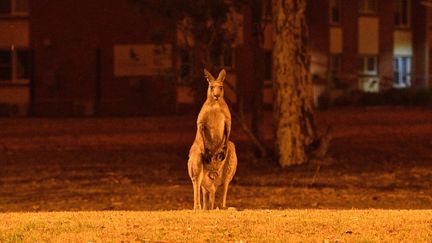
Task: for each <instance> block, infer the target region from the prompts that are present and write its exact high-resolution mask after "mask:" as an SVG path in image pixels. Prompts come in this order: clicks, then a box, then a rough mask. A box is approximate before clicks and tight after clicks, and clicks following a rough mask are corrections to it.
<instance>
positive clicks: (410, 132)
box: [0, 107, 432, 212]
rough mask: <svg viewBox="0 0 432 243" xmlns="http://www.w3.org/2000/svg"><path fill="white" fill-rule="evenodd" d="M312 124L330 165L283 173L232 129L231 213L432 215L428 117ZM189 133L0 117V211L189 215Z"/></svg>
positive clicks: (322, 117) (326, 115) (381, 114)
mask: <svg viewBox="0 0 432 243" xmlns="http://www.w3.org/2000/svg"><path fill="white" fill-rule="evenodd" d="M270 118H271V116H270V115H268V117H267V119H266V121H265V124H264V126H265V130H266V131H267V133H268V136H267V138H268V139H270V138H271V120H270ZM318 122H319V126H320V128H321V129H324V128H325V127H326V126H327V125H329V124H331V125H332V126H333V128H334V142H333V144H332V146H331V150H330V153H331V155H332V157H333V161H332V162H331V163H326V164H322V165H320V166H319V169H318V165H316V164H312V165H306V166H298V167H294V168H291V169H287V170H283V171H281V170H280V169H278V167H277V166H275V164H274V163H273V162H272V161H265V160H256V159H254V157H253V156H252V152H251V147H250V142H249V141H248V140H247V138H246V137H245V135H244V134H243V133H242V131H241V130H240V128H239V126H238V125H237V124H234V128H233V132H232V133H233V137H232V139H233V141H234V142H235V143H236V144H237V151H238V156H239V167H238V170H237V171H238V172H237V174H236V176H235V180H234V181H233V183H232V185H233V186H232V187H231V189H230V191H229V195H228V204H229V206H234V207H236V208H238V209H259V208H270V209H278V208H284V209H285V208H343V209H350V208H353V207H354V208H385V209H388V208H392V209H407V208H410V209H422V208H432V191H431V190H430V188H431V186H432V152H431V151H432V110H431V109H420V108H393V107H392V108H355V109H350V110H348V109H338V110H329V111H323V112H319V113H318ZM194 132H195V117H193V116H183V117H163V118H88V119H20V118H18V119H6V118H2V119H0V165H1V168H0V212H11V211H20V212H22V211H65V210H66V211H69V210H73V211H77V210H171V209H189V208H191V206H192V186H191V183H190V181H189V178H188V176H187V168H186V161H187V152H188V149H189V146H190V144H191V143H192V140H193V137H194Z"/></svg>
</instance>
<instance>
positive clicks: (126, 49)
mask: <svg viewBox="0 0 432 243" xmlns="http://www.w3.org/2000/svg"><path fill="white" fill-rule="evenodd" d="M171 68H172V47H171V45H168V44H165V45H155V44H142V45H115V46H114V75H115V76H119V77H120V76H151V75H157V74H163V73H166V72H167V71H169V70H170V69H171Z"/></svg>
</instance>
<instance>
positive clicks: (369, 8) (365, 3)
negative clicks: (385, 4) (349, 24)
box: [358, 0, 377, 14]
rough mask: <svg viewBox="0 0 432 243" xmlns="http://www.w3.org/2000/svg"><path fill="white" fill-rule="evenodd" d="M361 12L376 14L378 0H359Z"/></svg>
mask: <svg viewBox="0 0 432 243" xmlns="http://www.w3.org/2000/svg"><path fill="white" fill-rule="evenodd" d="M358 3H359V13H363V14H375V13H376V12H377V0H359V2H358Z"/></svg>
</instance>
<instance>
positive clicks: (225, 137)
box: [188, 70, 237, 210]
mask: <svg viewBox="0 0 432 243" xmlns="http://www.w3.org/2000/svg"><path fill="white" fill-rule="evenodd" d="M204 75H205V77H206V79H207V81H208V83H209V86H208V89H207V100H206V101H205V103H204V105H203V107H202V108H201V111H200V113H199V114H198V119H197V133H196V136H195V140H194V142H193V144H192V147H191V149H190V151H189V161H188V172H189V176H190V178H191V180H192V185H193V190H194V209H195V210H196V209H201V196H200V192H201V190H202V193H203V206H204V208H207V197H208V201H209V204H210V205H209V209H213V208H214V203H215V194H216V191H217V189H218V187H219V186H221V185H222V186H223V187H222V188H223V190H222V193H223V194H222V201H221V205H220V206H221V207H222V208H225V207H226V195H227V191H228V185H229V183H230V182H231V180H232V178H233V176H234V174H235V171H236V168H237V156H236V152H235V146H234V143H233V142H231V141H229V135H230V132H231V113H230V111H229V109H228V105H227V104H226V102H225V100H224V98H223V94H224V92H223V82H224V80H225V75H226V73H225V70H222V71H221V72H220V73H219V76H218V78H217V79H214V78H213V76H212V75H211V74H210V73H209V72H208V71H207V70H204Z"/></svg>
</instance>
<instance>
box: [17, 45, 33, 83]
mask: <svg viewBox="0 0 432 243" xmlns="http://www.w3.org/2000/svg"><path fill="white" fill-rule="evenodd" d="M30 61H31V60H30V52H29V51H28V50H18V51H17V52H16V67H17V79H29V78H30Z"/></svg>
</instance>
